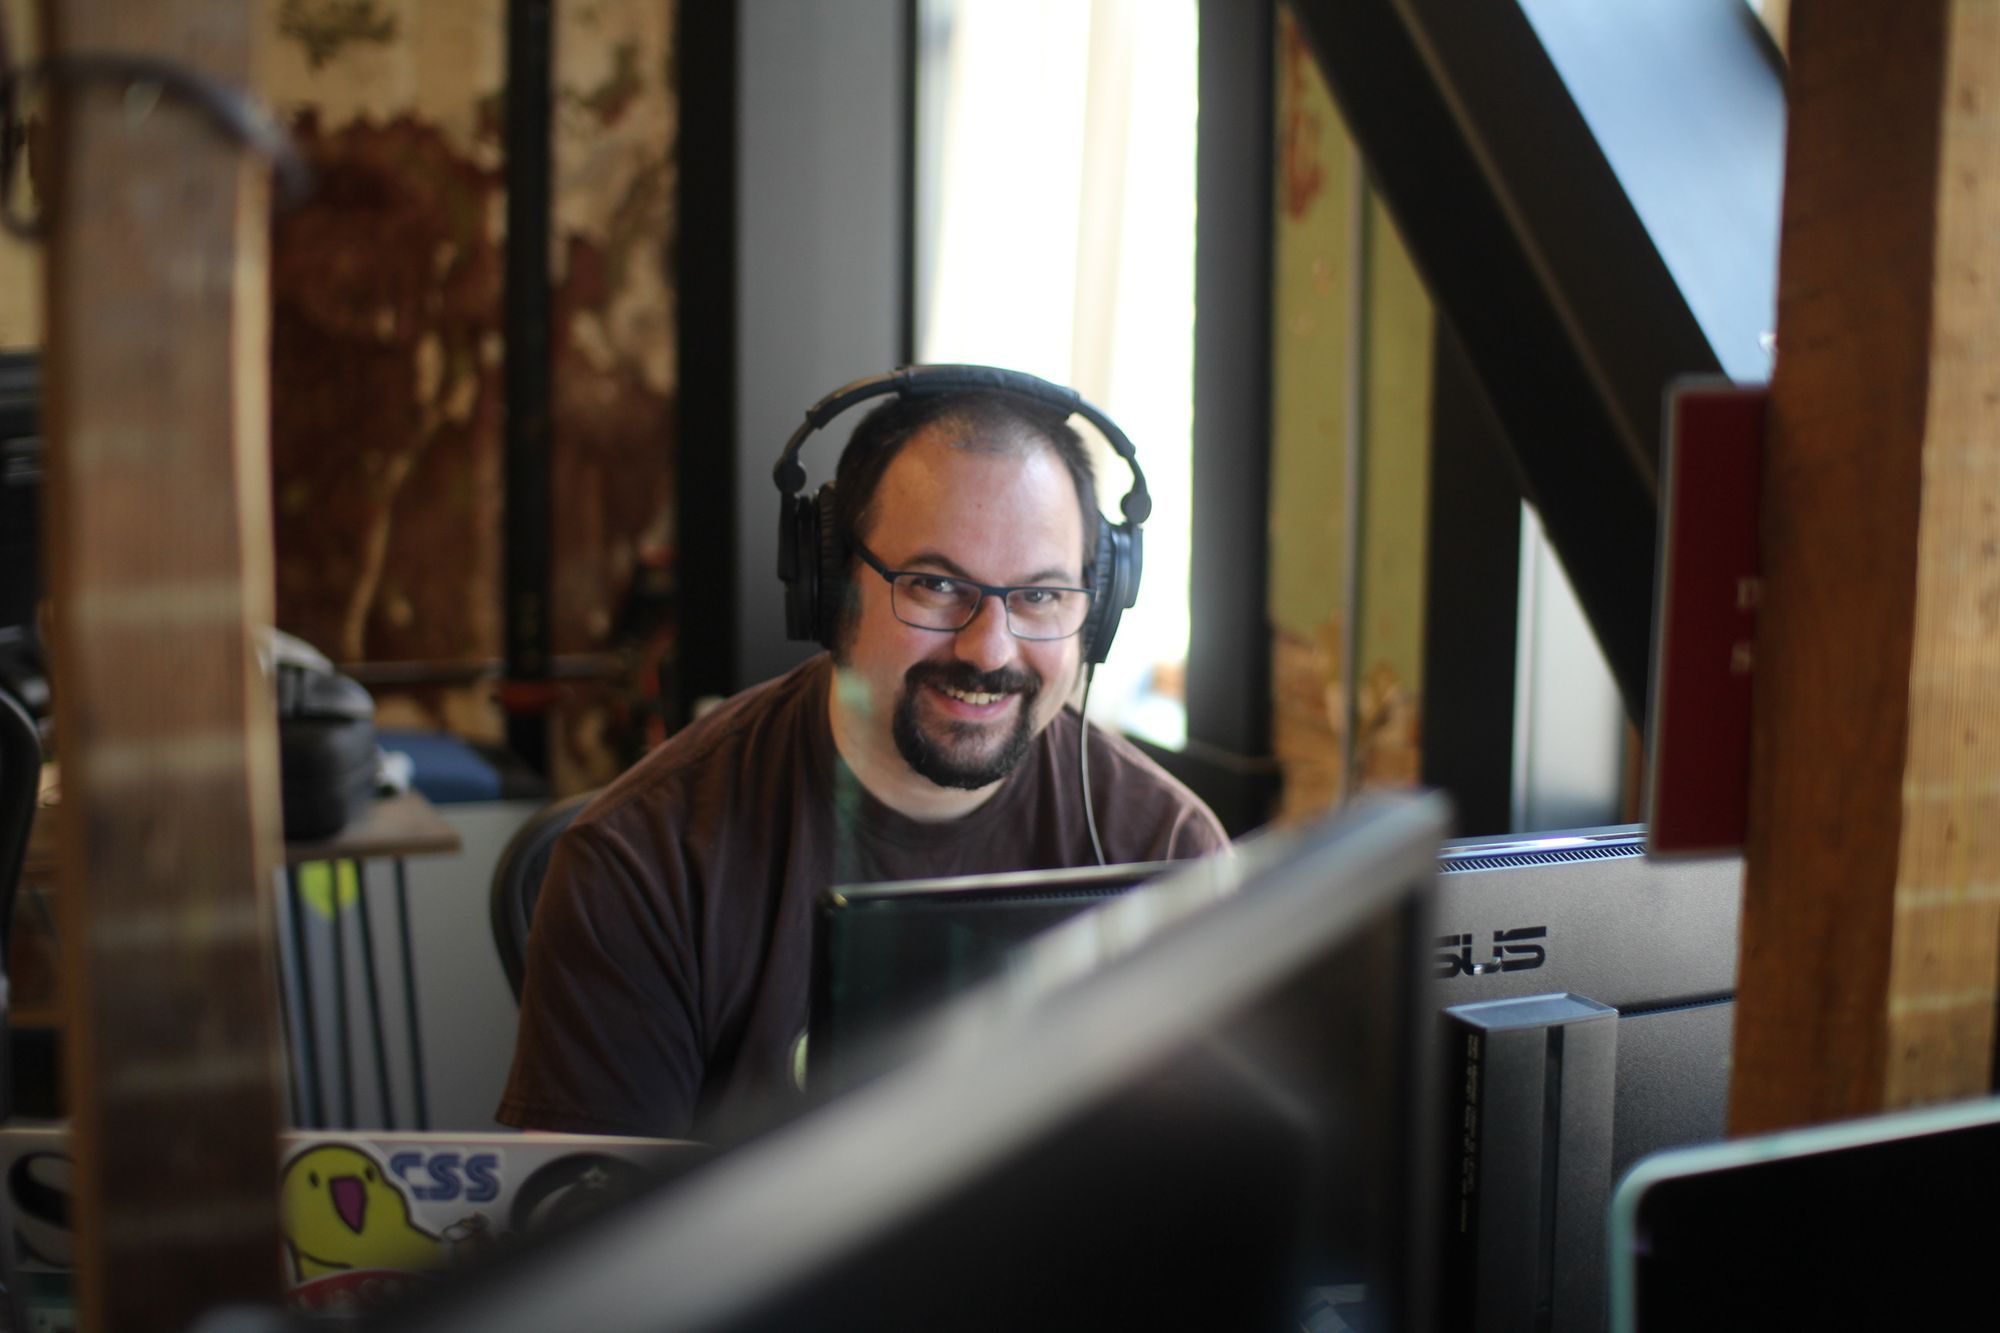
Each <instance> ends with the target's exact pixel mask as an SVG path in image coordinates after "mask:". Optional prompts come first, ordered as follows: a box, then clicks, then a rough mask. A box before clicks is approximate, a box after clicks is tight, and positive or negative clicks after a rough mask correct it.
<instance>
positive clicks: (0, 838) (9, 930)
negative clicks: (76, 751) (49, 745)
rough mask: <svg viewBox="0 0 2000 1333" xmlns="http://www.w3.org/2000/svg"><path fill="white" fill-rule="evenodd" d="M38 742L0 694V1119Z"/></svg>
mask: <svg viewBox="0 0 2000 1333" xmlns="http://www.w3.org/2000/svg"><path fill="white" fill-rule="evenodd" d="M41 775H42V741H41V737H40V736H38V735H36V733H35V723H34V720H33V719H32V718H30V717H29V716H28V713H27V710H26V709H24V708H22V707H21V705H20V704H18V703H16V702H15V700H14V697H13V696H12V695H11V694H9V693H7V692H6V691H5V690H0V1116H5V1115H7V1114H8V1113H9V1112H10V1111H12V1109H13V1094H14V1085H13V1068H12V1061H11V1060H10V1059H9V1048H10V1047H11V1045H12V1043H13V1039H12V1036H11V1033H10V1030H9V1026H8V991H9V986H10V984H11V980H12V979H11V978H10V977H9V976H8V970H7V969H8V966H9V961H10V959H11V957H12V955H11V954H10V953H9V950H10V949H11V948H12V947H13V944H14V895H15V892H16V891H17V890H18V889H19V888H20V885H21V862H22V860H23V859H24V858H25V857H26V856H27V852H28V829H29V827H30V826H31V825H32V824H33V823H34V822H35V793H36V792H37V791H38V790H39V789H40V787H41Z"/></svg>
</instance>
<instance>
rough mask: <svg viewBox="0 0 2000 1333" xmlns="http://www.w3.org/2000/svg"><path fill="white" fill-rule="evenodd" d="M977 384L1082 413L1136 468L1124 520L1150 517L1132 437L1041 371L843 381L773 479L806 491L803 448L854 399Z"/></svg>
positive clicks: (937, 369)
mask: <svg viewBox="0 0 2000 1333" xmlns="http://www.w3.org/2000/svg"><path fill="white" fill-rule="evenodd" d="M975 389H986V390H999V391H1001V392H1005V393H1016V394H1020V395H1021V396H1022V397H1025V398H1032V399H1034V400H1035V401H1037V402H1040V403H1043V404H1045V405H1047V406H1049V407H1052V408H1055V409H1057V410H1059V411H1060V412H1061V413H1062V414H1063V415H1064V416H1065V417H1068V416H1080V417H1082V418H1083V419H1084V420H1085V421H1088V422H1089V423H1090V424H1091V425H1093V426H1095V427H1096V428H1097V430H1098V433H1099V434H1101V435H1103V436H1104V440H1105V443H1107V444H1109V445H1110V446H1111V450H1112V452H1113V453H1115V454H1117V455H1118V456H1119V457H1120V458H1122V459H1124V460H1125V466H1126V467H1128V468H1130V469H1131V470H1132V488H1131V489H1130V490H1128V491H1127V492H1126V493H1125V498H1124V499H1123V500H1121V501H1119V503H1118V508H1119V511H1120V512H1121V513H1123V514H1124V516H1125V521H1126V522H1127V523H1131V524H1134V525H1135V526H1136V525H1137V524H1140V523H1144V522H1145V521H1146V520H1147V519H1148V518H1150V517H1151V516H1152V513H1153V497H1152V495H1151V494H1150V493H1149V492H1148V491H1147V489H1146V474H1145V473H1144V472H1142V471H1141V470H1140V468H1139V457H1138V453H1137V451H1136V450H1134V449H1133V447H1132V441H1131V440H1130V439H1128V438H1126V435H1125V432H1124V431H1122V430H1120V429H1119V428H1118V423H1117V422H1115V421H1113V420H1112V419H1111V418H1110V417H1108V416H1106V415H1104V413H1103V412H1101V411H1099V410H1098V409H1097V408H1096V407H1094V406H1092V405H1091V404H1090V403H1089V402H1087V401H1085V399H1084V397H1083V395H1082V394H1080V393H1078V392H1077V391H1076V390H1075V389H1069V388H1065V387H1063V386H1062V385H1060V384H1052V383H1050V382H1049V381H1048V380H1045V379H1043V378H1041V377H1040V376H1039V375H1030V374H1028V373H1027V372H1026V371H1022V370H1008V369H1005V368H1004V367H1001V366H968V365H936V366H904V367H902V368H901V369H900V370H892V371H889V372H888V373H887V374H883V375H870V376H868V377H867V378H866V379H858V380H855V381H854V382H853V383H852V384H847V385H843V386H841V387H840V388H838V389H835V390H834V391H833V392H832V393H830V394H828V395H826V397H824V398H822V399H820V400H819V401H818V402H816V403H814V404H813V405H812V406H811V407H809V408H807V409H806V419H805V421H804V422H803V423H801V424H800V426H799V428H798V429H797V430H795V431H793V432H792V438H791V439H789V440H787V441H785V449H784V452H783V453H781V454H779V455H778V461H777V464H776V465H775V466H774V467H772V469H771V479H772V480H773V481H775V482H777V484H778V489H779V491H781V492H783V493H784V494H785V495H787V496H792V495H796V494H798V493H799V492H800V491H802V490H804V489H805V485H806V470H805V468H804V467H803V466H802V465H801V464H800V463H799V449H800V447H801V446H803V445H804V444H805V442H806V439H807V437H808V436H810V435H811V434H812V433H813V432H814V431H817V430H820V429H822V428H823V427H824V426H825V425H826V424H827V423H828V422H829V421H832V420H833V419H834V418H835V417H837V416H839V415H840V414H841V413H843V412H845V411H846V410H847V409H848V408H850V407H853V406H854V405H855V404H856V403H861V402H866V401H867V400H868V399H870V398H882V397H885V396H887V395H889V394H892V393H893V394H900V395H903V396H906V397H916V396H918V395H933V394H941V393H956V392H961V391H965V390H975Z"/></svg>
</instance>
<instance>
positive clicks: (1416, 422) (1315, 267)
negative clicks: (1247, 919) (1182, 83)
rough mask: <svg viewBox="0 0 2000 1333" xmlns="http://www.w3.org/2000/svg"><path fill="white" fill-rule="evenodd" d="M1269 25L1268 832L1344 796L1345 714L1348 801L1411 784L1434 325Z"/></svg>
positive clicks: (1351, 160)
mask: <svg viewBox="0 0 2000 1333" xmlns="http://www.w3.org/2000/svg"><path fill="white" fill-rule="evenodd" d="M1279 17H1280V23H1279V50H1278V76H1279V79H1278V105H1277V109H1276V115H1277V123H1276V134H1277V152H1278V171H1277V190H1278V200H1277V204H1278V207H1277V210H1276V216H1277V224H1276V225H1277V235H1276V237H1275V239H1274V255H1275V259H1274V269H1275V272H1274V277H1273V281H1274V283H1275V291H1274V301H1273V312H1274V314H1273V318H1274V321H1275V327H1274V329H1273V331H1272V332H1273V338H1272V346H1273V369H1272V460H1271V468H1272V485H1271V507H1270V516H1271V518H1270V521H1271V568H1270V587H1271V619H1272V636H1273V642H1272V672H1273V682H1272V697H1273V711H1274V716H1273V719H1272V735H1273V746H1274V749H1275V751H1276V754H1277V756H1278V760H1279V764H1280V766H1281V768H1282V770H1283V773H1284V790H1283V796H1282V799H1281V802H1280V808H1279V812H1278V817H1279V819H1281V820H1286V821H1295V820H1300V819H1305V818H1309V817H1311V816H1313V815H1315V814H1318V813H1320V812H1321V811H1324V810H1326V809H1327V808H1329V807H1330V806H1332V805H1335V804H1337V803H1338V802H1339V801H1340V800H1341V799H1343V798H1344V796H1345V795H1346V788H1347V786H1348V784H1349V781H1350V774H1349V771H1348V770H1349V763H1350V760H1349V756H1348V739H1347V735H1346V732H1347V728H1348V724H1349V714H1350V697H1351V699H1352V710H1351V711H1352V714H1353V725H1354V740H1353V757H1352V768H1353V772H1352V775H1351V777H1352V781H1353V783H1354V785H1355V786H1357V787H1362V788H1366V787H1372V786H1406V785H1409V784H1412V783H1414V782H1415V781H1416V780H1417V776H1418V770H1419V767H1420V760H1421V755H1422V698H1423V681H1422V669H1423V618H1424V590H1425V568H1424V561H1425V554H1426V549H1427V543H1426V523H1427V518H1426V510H1427V504H1428V495H1429V484H1430V482H1429V458H1430V391H1431V385H1430V360H1431V330H1432V312H1431V307H1430V302H1429V299H1428V297H1427V296H1426V294H1425V293H1424V290H1423V286H1422V283H1421V282H1420V281H1419V279H1418V278H1417V276H1416V273H1415V270H1414V268H1413V266H1412V265H1411V263H1410V259H1409V256H1408V255H1407V253H1406V252H1405V251H1404V249H1403V247H1402V245H1401V242H1400V240H1399V238H1398V237H1397V235H1396V231H1395V227H1394V224H1393V223H1392V222H1391V221H1390V219H1389V217H1388V214H1387V212H1386V211H1385V210H1384V209H1383V207H1382V205H1381V203H1380V201H1379V200H1378V199H1376V198H1375V197H1374V196H1373V193H1372V191H1369V190H1368V188H1367V186H1366V184H1365V181H1364V180H1362V179H1361V177H1360V173H1359V171H1358V170H1357V163H1356V160H1355V149H1354V146H1353V144H1352V142H1351V141H1350V140H1349V138H1348V136H1347V132H1346V128H1345V126H1344V125H1343V124H1342V122H1341V119H1340V114H1339V111H1338V110H1337V109H1336V107H1335V105H1334V102H1333V98H1332V95H1331V93H1330V92H1329V91H1328V89H1327V87H1326V84H1325V81H1324V80H1323V79H1322V78H1321V77H1320V74H1319V70H1318V68H1317V66H1316V65H1315V64H1314V62H1313V59H1312V56H1311V54H1310V52H1309V50H1308V49H1307V47H1306V45H1305V42H1304V40H1303V38H1302V37H1301V36H1300V34H1299V32H1298V30H1297V28H1296V26H1295V25H1294V23H1293V20H1292V17H1291V15H1290V13H1289V12H1286V11H1283V10H1281V11H1280V16H1279ZM1357 190H1358V191H1359V198H1357ZM1357 340H1358V342H1359V346H1356V342H1357ZM1357 455H1358V456H1357ZM1350 468H1352V471H1353V472H1354V474H1355V475H1356V476H1357V477H1358V478H1359V493H1358V494H1357V495H1355V496H1353V497H1350V496H1349V494H1348V491H1349V488H1350V480H1349V474H1350ZM1350 513H1351V514H1352V516H1353V517H1352V521H1350ZM1350 565H1351V566H1352V567H1350ZM1350 590H1352V595H1350ZM1350 644H1351V652H1352V656H1353V663H1352V665H1351V666H1350V665H1349V663H1348V661H1347V658H1348V656H1349V653H1350ZM1350 673H1351V676H1352V678H1350Z"/></svg>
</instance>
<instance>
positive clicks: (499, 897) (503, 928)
mask: <svg viewBox="0 0 2000 1333" xmlns="http://www.w3.org/2000/svg"><path fill="white" fill-rule="evenodd" d="M595 795H597V793H596V792H594V791H587V792H584V793H582V794H581V795H578V796H571V797H567V798H565V799H564V800H560V801H557V802H556V803H555V804H554V805H547V806H543V807H542V808H541V809H540V810H537V811H536V812H535V813H534V814H533V815H531V816H529V818H528V822H527V823H525V824H523V825H522V826H521V827H520V829H519V830H518V831H516V832H515V834H514V836H513V838H511V839H510V840H509V841H508V843H507V847H506V850H505V851H503V852H501V853H500V864H499V865H497V866H495V867H494V868H493V894H492V898H491V902H490V906H491V908H492V915H493V947H494V948H495V949H497V950H499V953H500V966H501V968H502V970H504V971H505V972H506V973H507V984H508V985H509V986H512V987H513V988H514V1002H515V1003H516V1004H518V1003H520V1000H521V977H522V975H523V973H524V971H525V970H526V967H527V958H528V927H529V925H530V924H532V923H533V921H534V919H535V899H536V897H537V896H539V895H540V893H541V891H542V876H543V875H544V874H545V873H547V871H548V868H549V853H550V852H552V851H554V850H555V846H556V839H557V838H559V837H561V836H562V832H563V830H564V829H566V828H568V827H569V823H570V821H571V820H572V819H575V818H576V814H577V811H579V810H581V809H583V807H584V806H586V805H588V804H589V803H590V798H591V797H593V796H595Z"/></svg>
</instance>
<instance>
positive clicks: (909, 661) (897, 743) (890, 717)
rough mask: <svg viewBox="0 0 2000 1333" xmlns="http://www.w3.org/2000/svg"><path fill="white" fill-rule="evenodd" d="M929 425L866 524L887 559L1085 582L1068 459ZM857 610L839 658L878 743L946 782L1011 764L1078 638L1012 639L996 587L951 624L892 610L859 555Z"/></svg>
mask: <svg viewBox="0 0 2000 1333" xmlns="http://www.w3.org/2000/svg"><path fill="white" fill-rule="evenodd" d="M954 433H955V428H953V427H951V426H949V425H939V426H933V427H931V428H929V429H928V430H926V431H923V432H921V433H919V434H918V435H917V436H916V437H915V438H914V439H912V440H911V441H910V442H909V443H908V444H906V445H905V446H904V447H903V449H902V451H901V452H900V453H898V454H897V455H896V457H895V459H894V460H893V461H892V462H891V463H890V464H889V466H888V469H887V470H886V471H885V472H884V473H883V474H882V481H881V484H880V486H879V487H878V488H877V490H876V493H875V501H874V504H873V505H872V510H873V520H872V522H871V524H870V526H869V528H868V530H867V531H865V532H863V533H861V534H860V536H861V540H862V541H863V542H864V543H865V544H866V545H867V546H868V548H869V550H871V551H872V552H874V554H875V555H876V556H877V557H878V558H880V559H881V561H882V562H883V564H885V565H887V566H888V567H889V568H890V569H893V570H899V571H901V570H911V571H923V572H932V573H937V574H943V575H950V576H954V577H958V578H966V579H976V580H978V581H979V582H981V583H988V584H1051V585H1060V586H1065V587H1080V586H1082V584H1083V515H1082V510H1081V508H1080V507H1079V504H1078V500H1077V493H1076V486H1075V483H1074V482H1072V481H1071V480H1070V476H1069V473H1068V472H1067V471H1066V470H1065V469H1064V467H1063V464H1062V461H1061V460H1060V459H1059V458H1058V457H1057V456H1056V455H1055V453H1054V452H1052V451H1051V450H1050V449H1049V448H1048V447H1047V446H1046V445H1042V444H1040V443H1036V444H1033V445H1029V446H1024V447H1021V448H1009V449H1002V450H998V451H991V452H989V451H985V450H981V449H955V448H952V447H950V445H949V444H947V443H946V441H947V440H948V439H950V438H952V437H953V434H954ZM852 577H853V579H854V580H855V590H856V592H857V594H858V596H859V599H860V607H861V610H860V614H859V616H858V618H857V619H856V621H855V622H854V624H853V626H852V627H851V629H849V630H848V632H847V633H846V635H845V636H844V638H843V641H842V643H841V651H840V652H839V653H838V654H837V658H838V660H839V662H840V665H841V667H842V668H843V673H844V675H845V677H846V683H847V685H848V687H849V688H851V687H852V686H853V685H855V684H859V685H860V686H862V687H863V689H862V690H861V691H859V692H858V693H859V694H860V696H861V697H853V696H852V695H850V696H849V697H850V698H851V699H852V704H853V705H854V711H855V712H856V713H857V714H858V715H860V717H861V719H862V724H863V727H864V729H865V731H866V734H867V740H866V743H867V744H869V745H870V747H871V748H873V749H875V750H877V752H878V753H886V751H887V747H888V746H890V745H893V746H894V748H895V752H896V753H897V754H900V756H901V757H902V760H903V762H904V763H906V764H908V765H909V766H910V767H911V768H912V769H914V770H916V771H917V772H918V773H920V774H922V775H923V776H924V777H926V778H928V779H930V781H932V782H933V783H936V784H938V785H939V786H943V787H954V788H962V789H965V790H977V789H979V788H981V787H985V786H988V785H990V784H992V783H994V782H997V781H999V780H1000V779H1001V778H1003V777H1005V776H1006V775H1007V774H1008V773H1009V772H1010V771H1011V770H1012V769H1013V768H1014V766H1015V765H1016V764H1017V763H1019V762H1020V760H1021V758H1022V756H1023V755H1024V754H1025V753H1026V752H1027V748H1028V743H1029V742H1030V741H1031V740H1032V739H1033V738H1034V737H1035V736H1036V735H1037V734H1039V733H1040V732H1041V730H1042V728H1044V727H1046V726H1047V725H1048V724H1049V723H1050V721H1052V720H1053V719H1054V718H1055V715H1056V714H1057V713H1058V712H1060V711H1061V709H1062V706H1063V702H1064V700H1065V699H1067V698H1068V696H1069V691H1070V688H1071V686H1072V684H1073V683H1074V682H1075V680H1076V674H1077V668H1078V664H1079V659H1080V654H1081V651H1082V650H1081V646H1080V645H1081V643H1082V639H1081V637H1080V636H1076V635H1072V636H1071V637H1069V638H1067V639H1057V640H1046V641H1034V640H1027V639H1018V638H1016V637H1015V636H1014V634H1013V632H1012V631H1011V630H1010V629H1009V628H1008V625H1007V609H1006V607H1005V606H1004V605H1002V604H1001V602H1000V601H999V599H997V598H992V597H989V598H986V599H984V600H983V601H981V603H980V604H979V608H978V611H977V612H976V614H975V615H974V617H973V620H972V623H971V624H969V625H967V626H966V627H965V628H964V629H962V630H960V631H958V632H957V633H956V634H951V633H942V632H939V631H936V630H927V629H919V628H917V627H915V626H912V625H906V624H904V623H902V622H901V621H900V620H898V619H897V618H896V616H895V613H894V611H893V610H892V608H891V604H890V589H889V584H888V583H887V582H885V581H884V580H883V579H882V578H881V577H880V576H879V575H878V574H877V573H876V572H875V571H874V570H872V569H870V568H868V567H867V566H866V565H864V564H862V563H860V562H859V561H856V562H855V565H854V568H853V573H852Z"/></svg>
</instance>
